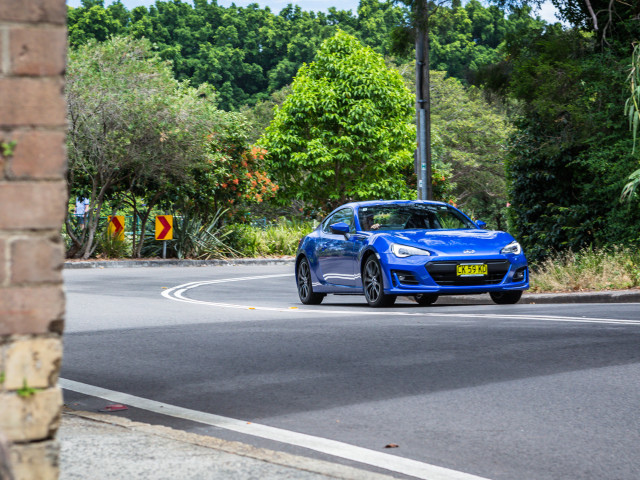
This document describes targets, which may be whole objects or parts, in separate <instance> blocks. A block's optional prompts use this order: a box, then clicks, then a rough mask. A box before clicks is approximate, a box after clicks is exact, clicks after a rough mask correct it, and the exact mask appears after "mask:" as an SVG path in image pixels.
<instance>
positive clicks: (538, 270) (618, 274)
mask: <svg viewBox="0 0 640 480" xmlns="http://www.w3.org/2000/svg"><path fill="white" fill-rule="evenodd" d="M638 286H640V252H639V251H638V249H632V248H628V247H612V248H604V249H596V250H591V249H586V250H582V251H580V252H577V253H575V252H566V253H562V254H558V255H555V256H553V257H551V258H549V259H548V260H546V261H544V262H542V263H541V264H539V265H537V266H534V267H532V268H531V291H532V292H561V291H582V290H616V289H625V288H633V287H638Z"/></svg>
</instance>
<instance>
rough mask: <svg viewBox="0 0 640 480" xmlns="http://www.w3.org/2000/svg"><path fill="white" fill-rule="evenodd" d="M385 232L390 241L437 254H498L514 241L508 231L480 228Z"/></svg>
mask: <svg viewBox="0 0 640 480" xmlns="http://www.w3.org/2000/svg"><path fill="white" fill-rule="evenodd" d="M385 233H386V235H385V236H386V237H387V240H389V241H390V242H394V243H401V244H404V245H410V246H415V247H418V248H423V249H426V250H430V251H431V252H433V253H435V254H437V255H454V254H457V255H459V254H463V253H468V254H474V255H478V254H480V255H483V254H484V255H497V254H499V253H500V250H501V249H502V248H504V247H505V246H506V245H508V244H509V243H511V242H513V241H514V239H513V237H512V236H511V235H509V234H508V233H506V232H499V231H492V230H480V229H478V230H475V229H474V230H402V231H398V232H385ZM465 250H467V252H465ZM471 250H473V252H472V251H471Z"/></svg>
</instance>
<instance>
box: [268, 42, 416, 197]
mask: <svg viewBox="0 0 640 480" xmlns="http://www.w3.org/2000/svg"><path fill="white" fill-rule="evenodd" d="M291 88H292V94H291V95H290V96H289V97H288V98H287V99H286V100H285V102H284V103H283V105H282V107H280V108H278V109H277V110H276V114H275V118H274V120H273V122H272V123H271V125H270V126H269V127H268V128H267V130H266V132H265V135H264V137H263V138H262V139H261V142H260V143H261V145H262V146H263V147H264V148H265V149H266V150H267V152H268V153H267V160H268V162H269V165H270V170H271V172H273V174H274V176H275V178H276V179H277V181H278V183H279V185H280V186H281V187H282V191H281V194H280V197H279V198H280V199H282V200H289V201H290V200H291V199H300V200H304V201H306V202H309V203H312V204H314V205H316V206H318V207H322V208H330V207H331V206H334V205H336V204H340V203H342V202H345V201H347V200H357V199H369V198H383V197H386V198H397V197H405V196H410V195H411V193H410V192H409V191H407V187H406V184H405V182H404V180H403V176H402V175H403V172H406V171H407V170H410V169H411V166H412V163H413V161H412V157H413V155H412V154H413V141H412V140H413V139H412V137H413V128H412V126H411V123H410V122H411V117H412V103H413V98H412V95H411V93H410V92H409V91H408V90H407V89H406V88H405V86H404V84H403V81H402V78H401V76H400V75H399V74H398V73H397V72H396V71H394V70H391V69H389V68H387V67H386V66H385V63H384V59H383V58H382V56H380V55H379V54H377V53H375V52H374V51H373V50H372V49H371V48H369V47H364V46H363V45H362V44H361V43H360V42H358V41H357V40H356V38H355V37H353V36H351V35H348V34H346V33H344V32H341V31H339V32H338V33H336V35H335V36H334V37H332V38H331V39H329V40H326V41H325V42H324V43H323V44H322V46H321V47H320V49H319V51H318V53H317V55H316V58H315V60H314V62H313V63H311V64H309V65H304V66H303V67H302V68H301V69H300V70H299V72H298V74H297V75H296V78H295V80H294V82H293V84H292V86H291ZM327 201H328V205H327V204H326V203H325V202H327Z"/></svg>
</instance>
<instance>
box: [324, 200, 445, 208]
mask: <svg viewBox="0 0 640 480" xmlns="http://www.w3.org/2000/svg"><path fill="white" fill-rule="evenodd" d="M407 204H414V205H449V204H448V203H445V202H436V201H434V200H369V201H366V202H351V203H346V204H344V205H341V206H340V207H338V208H343V207H352V208H355V209H358V208H360V207H371V206H374V205H407ZM336 210H337V209H336Z"/></svg>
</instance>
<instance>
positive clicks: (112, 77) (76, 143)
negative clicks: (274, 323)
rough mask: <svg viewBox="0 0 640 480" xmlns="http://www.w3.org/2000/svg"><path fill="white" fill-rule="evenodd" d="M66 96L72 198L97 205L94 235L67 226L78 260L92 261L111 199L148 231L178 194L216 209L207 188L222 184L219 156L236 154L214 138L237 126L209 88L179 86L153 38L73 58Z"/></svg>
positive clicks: (99, 47)
mask: <svg viewBox="0 0 640 480" xmlns="http://www.w3.org/2000/svg"><path fill="white" fill-rule="evenodd" d="M67 98H68V105H69V124H70V129H69V135H68V152H69V170H68V184H69V190H70V193H71V196H72V197H75V196H76V195H78V194H80V193H83V194H84V195H85V196H87V197H89V196H90V197H91V214H90V215H89V219H88V224H87V227H86V228H84V229H82V230H81V231H78V230H76V229H74V228H73V225H72V224H71V222H70V220H68V221H67V233H68V234H69V236H70V238H71V239H72V246H71V248H70V250H69V252H68V255H69V256H77V257H82V258H88V257H89V256H91V254H92V253H93V251H94V249H95V247H96V231H97V229H98V224H99V216H100V213H101V211H102V207H103V205H105V202H107V201H108V200H111V201H112V203H114V202H115V203H118V202H119V201H120V202H128V203H130V205H131V207H132V208H133V210H134V212H135V213H137V214H140V217H141V219H142V231H143V232H144V224H145V223H146V221H147V219H148V217H149V214H150V213H151V211H152V209H153V207H154V206H156V205H158V204H159V203H160V202H162V201H163V200H165V199H166V198H167V197H169V196H171V195H173V196H175V195H179V194H181V193H182V194H183V195H185V194H188V195H191V196H192V197H193V198H195V199H199V200H200V201H201V202H209V201H211V196H212V195H213V194H214V192H215V189H214V188H207V189H205V186H211V187H213V186H214V184H215V178H214V173H215V168H217V167H218V166H219V163H218V162H216V161H215V160H216V159H217V158H216V154H217V153H218V152H220V151H224V150H226V149H227V147H228V145H227V143H225V142H224V141H222V142H214V141H213V140H212V138H214V137H215V136H216V135H220V136H222V137H225V136H228V135H227V133H226V132H227V130H228V129H229V128H230V127H229V126H228V124H229V123H231V124H232V125H233V123H234V121H233V119H229V118H227V117H228V116H229V115H231V114H228V113H226V112H222V111H220V110H218V109H217V107H216V105H215V94H214V93H213V92H212V91H211V90H210V88H209V87H207V86H206V85H203V86H201V87H200V88H199V89H197V90H196V89H194V88H191V87H190V86H189V85H188V84H186V83H180V82H178V81H176V80H175V79H174V78H173V74H172V71H171V68H170V66H169V65H168V64H167V62H163V61H162V60H160V58H159V57H158V56H157V54H155V53H153V52H152V50H151V45H150V43H149V42H148V41H147V40H131V39H128V38H119V37H115V38H113V39H111V40H108V41H106V42H103V43H97V42H95V41H92V42H89V43H88V44H87V45H85V46H83V47H81V48H79V49H77V50H73V51H71V52H70V56H69V64H68V70H67ZM225 138H226V137H225ZM231 154H235V151H233V152H232V153H231ZM143 204H144V206H143ZM143 242H144V237H143V238H141V239H140V241H139V242H138V243H137V245H135V248H134V252H133V254H134V256H138V255H139V254H140V251H141V248H142V245H143Z"/></svg>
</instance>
